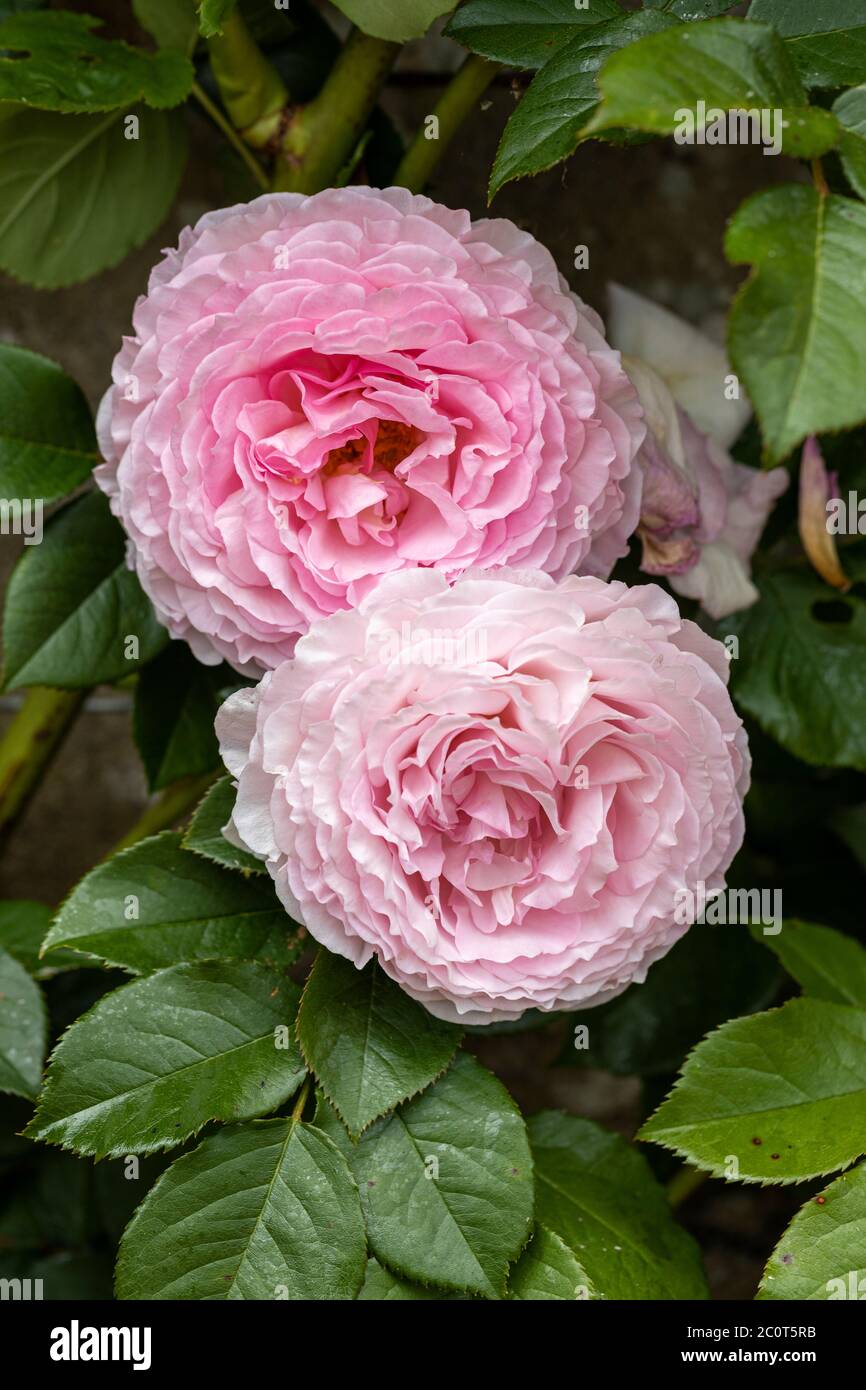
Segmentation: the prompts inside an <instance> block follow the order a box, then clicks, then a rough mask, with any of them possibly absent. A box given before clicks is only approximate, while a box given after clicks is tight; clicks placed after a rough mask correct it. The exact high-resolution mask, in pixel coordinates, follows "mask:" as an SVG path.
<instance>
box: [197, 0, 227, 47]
mask: <svg viewBox="0 0 866 1390" xmlns="http://www.w3.org/2000/svg"><path fill="white" fill-rule="evenodd" d="M236 3H237V0H199V6H198V7H199V29H200V30H201V32H202V33H203V34H204V36H205V38H206V39H212V38H213V37H214V35H215V34H221V33H222V31H223V20H224V19H227V18H228V16H229V15H230V14H231V12H232V10H233V9H234V7H235V4H236Z"/></svg>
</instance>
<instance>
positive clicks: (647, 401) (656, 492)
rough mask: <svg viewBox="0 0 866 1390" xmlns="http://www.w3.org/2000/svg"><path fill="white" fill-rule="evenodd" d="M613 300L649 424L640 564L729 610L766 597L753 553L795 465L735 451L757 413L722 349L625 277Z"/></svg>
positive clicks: (616, 329)
mask: <svg viewBox="0 0 866 1390" xmlns="http://www.w3.org/2000/svg"><path fill="white" fill-rule="evenodd" d="M610 301H611V316H610V317H611V340H612V341H613V342H614V343H616V345H617V347H619V348H620V349H621V350H622V352H623V353H624V354H626V355H625V356H624V358H623V362H624V365H625V367H626V370H627V372H628V374H629V376H630V377H631V380H632V382H633V383H634V385H635V387H636V389H637V392H638V395H639V396H640V401H641V405H642V406H643V408H644V412H645V417H646V423H647V436H646V440H645V442H644V445H643V447H642V449H641V451H640V454H639V455H638V460H639V464H640V467H641V469H642V471H643V475H644V486H643V502H642V506H641V518H640V526H639V528H638V534H639V536H640V538H641V541H642V543H643V559H642V562H641V569H643V570H644V571H645V572H646V573H647V574H653V575H664V577H665V578H666V579H667V580H668V582H669V584H670V586H671V588H672V589H673V590H674V591H675V592H676V593H678V594H682V595H683V596H684V597H686V598H694V599H698V600H699V601H700V603H701V605H702V607H703V608H704V609H705V610H706V612H707V613H709V615H710V617H712V618H725V617H727V616H728V614H729V613H736V612H737V611H738V610H739V609H741V608H748V607H749V606H750V605H751V604H753V603H754V602H755V601H756V599H757V598H758V591H757V589H756V588H755V586H754V584H753V583H752V581H751V567H750V561H751V558H752V554H753V552H754V550H755V547H756V546H757V544H758V541H759V540H760V539H761V534H762V532H763V530H764V527H765V525H766V523H767V518H768V517H769V515H770V512H771V511H772V509H773V506H774V505H775V503H776V501H777V500H778V498H779V497H780V496H781V494H782V493H783V492H784V491H785V488H786V487H787V486H788V471H787V469H786V468H773V469H771V470H770V471H769V472H764V471H762V470H761V469H758V468H747V467H746V465H745V464H742V463H737V462H736V461H735V460H734V459H733V458H732V457H731V455H730V453H729V452H728V451H729V449H730V447H731V445H732V444H733V443H734V440H735V439H736V438H737V436H738V435H739V434H740V432H741V430H742V429H743V427H744V425H745V424H746V422H747V421H748V419H749V417H750V415H751V413H752V412H751V408H750V406H749V404H748V402H747V401H746V400H744V399H741V398H739V397H737V396H735V395H732V394H731V392H730V389H729V383H731V380H732V378H731V368H730V366H729V364H728V360H727V357H726V356H725V353H724V350H723V349H722V348H720V347H719V346H718V345H717V344H716V343H714V342H712V341H711V340H710V339H709V338H707V337H706V336H705V335H704V334H703V333H700V332H698V330H697V329H696V328H693V327H692V325H691V324H688V323H685V322H684V321H683V320H682V319H679V318H677V316H676V315H675V314H672V313H671V312H670V311H669V310H668V309H663V308H662V307H661V306H660V305H658V304H653V303H652V302H651V301H650V300H648V299H644V298H643V297H642V296H641V295H639V294H635V293H634V292H633V291H631V290H626V289H623V287H622V286H621V285H611V287H610Z"/></svg>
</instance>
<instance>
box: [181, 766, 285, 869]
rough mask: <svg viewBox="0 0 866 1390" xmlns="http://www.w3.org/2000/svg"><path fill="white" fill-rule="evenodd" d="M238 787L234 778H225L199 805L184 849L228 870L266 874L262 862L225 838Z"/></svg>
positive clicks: (184, 840) (184, 842)
mask: <svg viewBox="0 0 866 1390" xmlns="http://www.w3.org/2000/svg"><path fill="white" fill-rule="evenodd" d="M235 795H236V793H235V787H234V783H233V782H232V779H231V777H221V778H220V779H219V781H218V782H215V783H214V785H213V786H212V787H211V789H210V791H209V792H208V793H207V794H206V796H205V797H204V798H203V799H202V801H201V802H200V803H199V805H198V807H197V809H196V812H195V815H194V816H193V818H192V820H191V821H190V823H189V827H188V829H187V832H186V834H185V835H184V837H183V847H184V849H189V850H192V852H193V853H194V854H200V855H201V856H202V857H203V858H204V859H212V860H213V861H214V863H216V864H222V865H223V867H224V868H226V869H242V870H244V871H245V872H246V873H251V874H263V873H265V872H266V870H265V866H264V864H263V863H262V861H261V859H256V857H255V855H254V854H250V853H249V852H248V851H247V850H245V849H238V848H237V847H236V846H235V845H233V844H230V843H229V841H228V840H227V839H226V837H225V835H223V833H222V831H223V826H224V825H227V824H228V822H229V820H230V819H231V814H232V811H233V810H234V808H235Z"/></svg>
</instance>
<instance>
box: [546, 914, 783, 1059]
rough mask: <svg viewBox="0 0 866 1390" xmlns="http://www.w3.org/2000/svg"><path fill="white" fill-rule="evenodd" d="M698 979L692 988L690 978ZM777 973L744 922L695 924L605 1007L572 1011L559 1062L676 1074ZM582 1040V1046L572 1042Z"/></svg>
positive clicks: (755, 1003) (761, 994) (766, 994)
mask: <svg viewBox="0 0 866 1390" xmlns="http://www.w3.org/2000/svg"><path fill="white" fill-rule="evenodd" d="M696 980H700V982H701V987H700V989H696V988H695V981H696ZM777 981H778V971H777V969H776V967H775V966H774V964H773V961H772V957H770V956H768V955H767V953H766V951H762V950H761V948H760V946H758V945H757V944H756V942H754V941H752V939H751V937H750V936H749V933H748V931H747V930H746V928H745V927H742V928H738V927H734V926H709V925H705V924H703V925H702V924H699V923H696V924H695V925H694V926H693V927H691V929H690V930H689V931H688V932H686V934H685V936H684V937H683V938H682V940H680V941H678V942H677V944H676V945H675V946H674V948H673V950H672V951H669V952H668V954H667V955H666V956H663V957H662V959H661V960H659V961H657V962H656V964H655V965H653V966H652V967H651V969H650V972H649V974H648V975H647V978H646V980H645V981H644V983H643V984H634V985H631V986H630V987H629V989H627V990H626V991H625V993H624V994H621V995H620V996H619V998H617V999H614V1000H612V1001H611V1003H609V1004H603V1005H602V1006H601V1007H600V1008H597V1009H591V1010H587V1012H586V1013H580V1014H572V1015H570V1017H569V1024H570V1025H571V1026H572V1028H573V1029H576V1028H579V1027H585V1028H586V1029H587V1033H586V1035H581V1034H578V1033H576V1032H573V1035H572V1037H570V1038H569V1041H568V1045H567V1047H566V1049H565V1051H564V1053H563V1056H562V1058H561V1061H563V1062H568V1063H570V1064H572V1065H574V1066H587V1067H599V1068H601V1069H602V1070H604V1071H612V1072H614V1073H615V1074H616V1075H617V1076H635V1075H637V1076H658V1075H663V1074H664V1073H669V1072H673V1071H676V1070H677V1068H678V1067H679V1066H680V1064H681V1062H682V1061H683V1058H684V1057H685V1055H686V1053H687V1052H688V1051H689V1050H690V1048H692V1047H694V1045H695V1043H696V1042H697V1041H698V1040H699V1039H700V1038H701V1037H703V1035H704V1034H705V1033H706V1032H707V1031H708V1030H709V1029H710V1028H715V1027H717V1026H718V1024H720V1023H724V1022H725V1021H726V1020H727V1019H729V1018H730V1017H731V1016H732V1015H740V1014H744V1013H752V1012H754V1011H755V1010H756V1009H764V1008H766V1007H767V1005H768V1004H769V1003H771V1001H772V999H773V995H774V994H775V990H776V984H777ZM582 1037H586V1039H587V1041H588V1042H589V1046H588V1048H586V1049H583V1048H578V1047H576V1046H575V1042H576V1041H578V1040H580V1039H581V1038H582Z"/></svg>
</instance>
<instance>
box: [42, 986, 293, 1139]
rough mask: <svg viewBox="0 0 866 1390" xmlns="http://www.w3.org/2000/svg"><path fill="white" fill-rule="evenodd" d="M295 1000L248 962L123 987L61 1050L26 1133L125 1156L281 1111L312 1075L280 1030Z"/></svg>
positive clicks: (63, 1042)
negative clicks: (217, 1124) (206, 1128)
mask: <svg viewBox="0 0 866 1390" xmlns="http://www.w3.org/2000/svg"><path fill="white" fill-rule="evenodd" d="M298 997H299V991H298V988H297V986H296V985H294V984H292V983H291V981H289V980H286V979H284V978H282V977H281V976H280V975H278V974H276V973H275V972H273V971H271V970H268V969H266V968H265V967H264V966H262V965H256V964H254V963H253V962H251V961H245V962H238V961H233V962H232V963H231V964H229V965H225V964H223V963H222V962H220V961H200V962H198V963H197V964H195V965H176V966H173V967H172V968H171V969H169V970H161V971H159V972H158V973H157V974H156V975H149V976H148V977H147V978H146V979H144V980H133V981H132V982H131V983H130V984H128V985H123V986H121V988H120V989H116V990H114V991H113V992H112V993H111V994H108V995H106V996H105V998H104V999H100V1001H99V1002H98V1003H97V1004H95V1005H94V1007H93V1008H92V1009H91V1010H90V1012H89V1013H87V1014H85V1015H84V1017H83V1018H81V1019H79V1021H78V1022H77V1023H75V1024H73V1026H72V1027H71V1028H70V1029H69V1031H68V1032H67V1033H66V1034H64V1037H63V1039H62V1040H61V1042H60V1043H59V1044H58V1046H57V1047H56V1048H55V1050H54V1052H53V1053H52V1056H51V1059H50V1063H49V1066H48V1072H47V1075H46V1078H45V1086H44V1088H43V1091H42V1094H41V1096H40V1098H39V1103H38V1105H37V1108H36V1114H35V1115H34V1117H33V1119H32V1120H31V1122H30V1124H29V1125H28V1127H27V1131H26V1132H27V1134H28V1135H29V1136H30V1138H32V1139H41V1140H43V1141H44V1142H45V1143H48V1144H60V1145H62V1147H63V1148H65V1149H74V1150H75V1152H76V1153H80V1154H94V1155H98V1156H100V1157H104V1156H106V1155H107V1156H109V1157H115V1158H116V1157H119V1156H120V1155H122V1154H128V1153H153V1152H154V1150H156V1149H170V1148H173V1147H174V1146H175V1145H177V1144H182V1143H183V1141H184V1140H185V1139H188V1138H189V1137H190V1135H192V1134H196V1133H197V1132H198V1130H200V1129H201V1128H202V1126H203V1125H206V1124H207V1123H208V1121H209V1120H222V1121H228V1120H246V1119H251V1118H252V1117H254V1116H256V1115H263V1114H267V1113H268V1111H269V1110H276V1109H277V1107H278V1106H280V1105H282V1104H283V1103H284V1101H286V1100H288V1098H289V1097H290V1096H291V1095H293V1094H294V1092H295V1091H296V1090H297V1088H298V1086H299V1085H300V1084H301V1080H302V1079H303V1076H304V1072H305V1067H304V1065H303V1062H302V1060H301V1056H300V1053H299V1051H298V1048H297V1046H296V1045H295V1043H294V1040H293V1039H292V1038H291V1037H290V1036H288V1034H286V1033H282V1032H280V1031H279V1030H281V1029H289V1030H290V1029H291V1025H292V1023H293V1021H294V1017H295V1013H296V1010H297V1003H298ZM283 1042H284V1043H285V1045H284V1046H281V1045H278V1044H280V1043H283Z"/></svg>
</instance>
